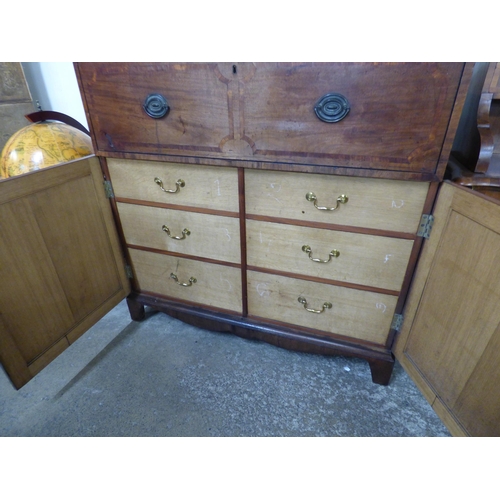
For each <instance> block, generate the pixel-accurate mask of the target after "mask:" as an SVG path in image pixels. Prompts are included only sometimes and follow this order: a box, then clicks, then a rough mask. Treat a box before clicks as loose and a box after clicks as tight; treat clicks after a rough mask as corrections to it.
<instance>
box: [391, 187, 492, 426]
mask: <svg viewBox="0 0 500 500" xmlns="http://www.w3.org/2000/svg"><path fill="white" fill-rule="evenodd" d="M499 302H500V204H496V203H494V202H493V201H489V200H487V199H485V198H483V197H480V196H479V195H477V194H474V193H473V192H471V191H467V190H465V189H461V188H458V187H456V186H452V185H451V184H444V185H443V187H442V189H441V191H440V194H439V197H438V203H437V206H436V210H435V223H434V228H433V230H432V234H431V238H430V240H429V241H428V242H427V243H426V245H425V246H424V250H423V253H422V257H421V259H420V262H419V265H418V269H417V274H416V278H415V281H414V283H413V285H412V291H411V294H410V297H409V300H408V304H407V307H406V310H405V315H404V316H405V319H404V326H403V329H402V332H401V335H400V337H399V338H398V340H397V345H396V355H397V357H398V359H399V360H400V362H401V363H402V364H403V366H405V368H407V369H408V371H409V373H410V375H412V376H413V377H414V379H415V381H416V382H417V385H419V386H421V387H422V388H423V389H424V391H425V393H426V394H427V397H428V399H429V400H430V401H431V403H432V404H433V405H434V407H435V408H436V409H437V410H439V412H445V413H447V415H446V418H449V417H450V416H451V417H452V418H453V419H454V420H455V422H456V425H457V428H458V429H463V431H464V433H465V434H470V435H476V436H491V435H495V436H497V435H500V413H499V409H500V393H499V392H498V390H493V389H494V386H495V384H497V385H498V383H499V381H500V364H499V363H498V361H499V358H500V355H499V354H498V345H499V344H500V308H499V307H498V304H499ZM435 403H437V404H435ZM439 412H438V413H439Z"/></svg>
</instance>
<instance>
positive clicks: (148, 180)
mask: <svg viewBox="0 0 500 500" xmlns="http://www.w3.org/2000/svg"><path fill="white" fill-rule="evenodd" d="M107 162H108V168H109V173H110V176H111V182H112V184H113V190H114V192H115V196H116V197H119V198H132V199H136V200H144V201H150V202H157V203H169V204H174V205H184V206H188V207H199V208H209V209H213V210H223V211H229V212H236V213H238V212H239V201H238V172H237V169H235V168H223V167H198V166H192V165H181V164H176V163H162V162H152V161H136V160H118V159H114V158H109V159H108V160H107ZM155 178H158V179H160V180H161V181H162V183H163V188H164V189H165V190H175V189H177V187H176V182H177V181H179V180H182V181H184V183H185V185H184V187H180V188H179V190H178V192H177V193H165V192H164V191H162V189H161V187H160V186H159V185H158V184H157V183H156V182H155Z"/></svg>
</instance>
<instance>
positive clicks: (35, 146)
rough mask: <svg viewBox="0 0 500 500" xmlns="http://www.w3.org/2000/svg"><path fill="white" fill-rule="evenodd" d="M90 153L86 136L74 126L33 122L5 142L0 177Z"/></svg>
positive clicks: (90, 145) (0, 163) (22, 172)
mask: <svg viewBox="0 0 500 500" xmlns="http://www.w3.org/2000/svg"><path fill="white" fill-rule="evenodd" d="M92 154H94V150H93V148H92V141H91V140H90V137H89V136H88V135H87V134H85V133H84V132H82V131H80V130H78V129H77V128H75V127H72V126H71V125H67V124H66V123H58V122H41V123H33V124H31V125H28V126H27V127H24V128H22V129H21V130H19V131H17V132H16V133H15V134H14V135H12V137H10V139H9V140H8V141H7V143H6V144H5V146H4V148H3V150H2V154H1V155H0V177H4V178H7V177H14V176H16V175H20V174H24V173H26V172H31V171H33V170H39V169H41V168H45V167H49V166H51V165H57V164H58V163H64V162H67V161H70V160H76V159H77V158H82V157H84V156H88V155H92Z"/></svg>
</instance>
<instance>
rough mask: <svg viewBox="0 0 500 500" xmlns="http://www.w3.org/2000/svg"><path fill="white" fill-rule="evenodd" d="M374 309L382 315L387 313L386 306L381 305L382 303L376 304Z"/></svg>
mask: <svg viewBox="0 0 500 500" xmlns="http://www.w3.org/2000/svg"><path fill="white" fill-rule="evenodd" d="M375 307H376V308H377V309H378V310H379V311H382V312H383V313H385V311H387V306H386V305H385V304H382V302H377V303H376V304H375Z"/></svg>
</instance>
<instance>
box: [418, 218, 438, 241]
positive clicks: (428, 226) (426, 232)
mask: <svg viewBox="0 0 500 500" xmlns="http://www.w3.org/2000/svg"><path fill="white" fill-rule="evenodd" d="M433 224H434V215H430V214H424V215H422V218H421V219H420V225H419V226H418V231H417V236H423V237H424V238H429V237H430V235H431V230H432V225H433Z"/></svg>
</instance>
